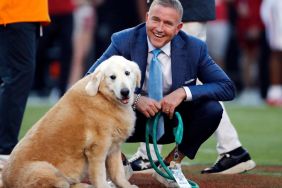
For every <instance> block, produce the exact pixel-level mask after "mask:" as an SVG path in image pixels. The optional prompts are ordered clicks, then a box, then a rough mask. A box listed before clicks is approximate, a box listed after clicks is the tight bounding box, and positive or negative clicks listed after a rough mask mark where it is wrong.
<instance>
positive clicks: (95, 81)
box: [85, 70, 102, 96]
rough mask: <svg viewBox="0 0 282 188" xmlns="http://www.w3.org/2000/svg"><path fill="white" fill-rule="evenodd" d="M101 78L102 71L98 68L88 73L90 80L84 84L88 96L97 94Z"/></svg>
mask: <svg viewBox="0 0 282 188" xmlns="http://www.w3.org/2000/svg"><path fill="white" fill-rule="evenodd" d="M101 80H102V72H101V71H100V70H96V71H95V72H94V73H92V75H90V81H89V82H88V83H87V84H86V86H85V90H86V93H87V94H88V95H89V96H95V95H96V94H97V92H98V89H99V85H100V82H101Z"/></svg>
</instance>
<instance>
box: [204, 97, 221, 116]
mask: <svg viewBox="0 0 282 188" xmlns="http://www.w3.org/2000/svg"><path fill="white" fill-rule="evenodd" d="M206 108H207V111H206V112H207V115H208V116H210V117H212V118H218V119H221V118H222V113H223V108H222V106H221V105H220V103H219V102H217V101H210V102H208V103H207V107H206Z"/></svg>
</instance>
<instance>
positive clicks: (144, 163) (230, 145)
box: [129, 0, 255, 174]
mask: <svg viewBox="0 0 282 188" xmlns="http://www.w3.org/2000/svg"><path fill="white" fill-rule="evenodd" d="M151 2H152V1H147V3H149V4H150V3H151ZM180 2H181V3H182V6H183V9H184V13H183V20H182V21H183V23H184V24H183V28H182V30H183V31H185V32H186V33H188V34H190V35H193V36H195V37H197V38H200V39H201V40H203V41H205V40H206V37H207V22H208V21H211V20H214V19H215V1H213V0H212V1H211V0H202V1H198V0H189V1H186V0H180ZM216 42H217V41H216ZM220 104H221V106H222V107H223V109H224V111H223V115H222V119H221V122H220V124H219V127H218V128H217V130H216V131H215V133H214V135H215V138H216V140H217V147H216V149H217V152H218V159H217V161H216V163H215V164H214V165H213V166H212V167H209V168H206V169H204V170H202V172H201V173H205V174H209V173H223V174H224V173H233V174H234V173H240V172H244V171H247V170H251V169H253V168H254V167H255V162H254V161H253V160H252V159H251V157H250V155H249V153H248V151H247V150H245V149H244V148H243V147H242V144H241V142H240V141H239V137H238V134H237V131H236V129H235V128H234V126H233V124H232V122H231V120H230V118H229V116H228V114H227V112H226V110H225V107H224V105H223V103H222V102H221V103H220ZM158 149H159V151H161V150H162V145H158ZM150 150H151V153H152V157H153V160H154V161H157V157H156V156H155V155H154V152H153V151H154V149H153V146H152V145H150ZM129 162H130V165H131V167H132V169H133V171H140V172H142V171H143V172H145V171H150V170H151V169H152V167H151V165H150V163H149V160H148V157H147V151H146V145H145V143H140V146H139V148H138V149H137V152H136V153H135V154H134V155H133V156H132V157H131V158H130V159H129ZM156 163H157V162H156Z"/></svg>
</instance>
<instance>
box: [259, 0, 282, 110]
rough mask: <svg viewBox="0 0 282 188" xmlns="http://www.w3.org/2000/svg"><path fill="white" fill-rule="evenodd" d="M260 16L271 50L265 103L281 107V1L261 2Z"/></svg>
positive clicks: (269, 0) (267, 0)
mask: <svg viewBox="0 0 282 188" xmlns="http://www.w3.org/2000/svg"><path fill="white" fill-rule="evenodd" d="M260 14H261V17H262V20H263V23H264V25H265V28H266V34H267V42H268V44H269V46H270V49H271V57H270V62H269V63H270V74H269V75H270V87H269V89H268V92H267V97H266V101H267V103H268V104H269V105H271V106H280V107H282V1H281V0H263V2H262V5H261V9H260Z"/></svg>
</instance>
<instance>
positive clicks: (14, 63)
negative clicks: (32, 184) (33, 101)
mask: <svg viewBox="0 0 282 188" xmlns="http://www.w3.org/2000/svg"><path fill="white" fill-rule="evenodd" d="M49 22H50V18H49V15H48V2H47V0H21V1H17V2H16V3H15V2H14V1H10V0H1V1H0V169H1V168H2V167H3V164H4V162H5V160H6V159H7V158H8V157H9V154H10V153H11V151H12V150H13V148H14V146H15V145H16V144H17V142H18V135H19V131H20V126H21V123H22V119H23V115H24V111H25V107H26V102H27V98H28V95H29V92H30V89H31V86H32V82H33V79H34V71H35V64H36V60H35V59H36V48H37V39H38V37H39V36H40V31H41V24H47V23H49Z"/></svg>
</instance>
